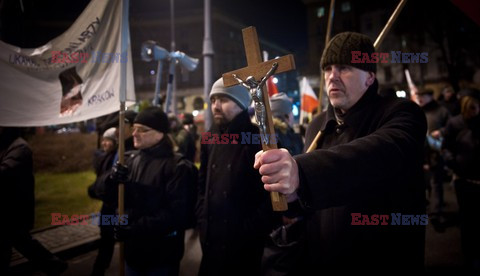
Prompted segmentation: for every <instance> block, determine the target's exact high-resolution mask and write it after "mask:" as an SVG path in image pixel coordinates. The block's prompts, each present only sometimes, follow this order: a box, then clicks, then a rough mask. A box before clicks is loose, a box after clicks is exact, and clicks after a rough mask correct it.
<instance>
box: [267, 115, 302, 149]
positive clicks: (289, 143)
mask: <svg viewBox="0 0 480 276" xmlns="http://www.w3.org/2000/svg"><path fill="white" fill-rule="evenodd" d="M273 125H274V128H275V134H276V135H277V138H278V141H277V142H278V144H277V146H278V148H285V149H287V150H288V152H290V154H291V155H292V156H294V155H297V154H300V153H302V150H303V140H302V136H300V134H297V133H295V131H294V130H293V129H292V128H291V127H290V126H289V125H288V124H287V123H286V122H283V121H281V120H280V119H277V118H274V119H273Z"/></svg>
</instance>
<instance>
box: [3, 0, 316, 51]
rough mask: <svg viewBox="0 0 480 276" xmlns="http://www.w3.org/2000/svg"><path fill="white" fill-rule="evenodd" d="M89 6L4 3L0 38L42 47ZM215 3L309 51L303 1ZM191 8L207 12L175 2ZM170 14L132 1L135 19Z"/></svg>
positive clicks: (25, 0)
mask: <svg viewBox="0 0 480 276" xmlns="http://www.w3.org/2000/svg"><path fill="white" fill-rule="evenodd" d="M88 3H89V1H86V0H75V1H65V0H0V38H1V39H2V40H3V41H5V42H7V43H10V44H13V45H16V46H19V47H23V48H35V47H38V46H41V45H43V44H45V43H46V42H48V41H49V40H51V39H52V38H54V37H56V36H58V35H60V34H61V33H62V32H63V31H65V30H66V29H67V28H68V27H69V24H71V23H73V21H74V20H75V19H76V18H77V17H78V16H79V15H80V13H81V12H82V10H83V9H84V8H85V6H86V5H87V4H88ZM211 3H212V8H218V9H221V10H224V11H226V12H227V13H228V14H231V15H232V16H233V17H234V18H235V19H238V20H239V21H241V23H244V24H245V25H247V26H250V25H253V26H256V27H257V31H258V32H259V35H261V36H263V37H265V38H267V39H269V40H271V41H272V42H274V43H276V44H278V45H280V46H281V47H283V48H286V49H287V50H289V51H292V52H297V51H306V49H307V34H306V31H307V22H306V7H305V5H304V4H303V3H302V2H301V0H283V1H274V0H228V1H225V0H211ZM22 6H23V9H22ZM191 7H194V8H203V1H200V0H175V11H176V12H177V11H179V10H181V9H184V8H191ZM169 10H170V1H169V0H160V1H158V0H155V1H153V0H130V17H131V18H132V17H136V16H139V15H141V14H145V13H153V14H156V13H158V14H161V13H165V12H168V11H169ZM266 14H268V16H266ZM39 22H40V24H39ZM57 22H63V23H65V24H63V25H58V24H56V23H57Z"/></svg>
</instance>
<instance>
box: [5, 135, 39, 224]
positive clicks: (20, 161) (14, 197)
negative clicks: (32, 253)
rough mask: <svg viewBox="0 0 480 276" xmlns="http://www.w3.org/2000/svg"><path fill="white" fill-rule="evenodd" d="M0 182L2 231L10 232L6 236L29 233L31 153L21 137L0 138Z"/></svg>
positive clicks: (31, 219) (32, 198) (32, 201)
mask: <svg viewBox="0 0 480 276" xmlns="http://www.w3.org/2000/svg"><path fill="white" fill-rule="evenodd" d="M0 183H1V187H2V199H1V207H2V210H3V211H4V213H5V216H4V217H3V219H2V220H3V221H4V222H5V224H3V225H4V227H5V229H3V230H5V231H6V232H7V233H8V232H10V231H13V232H10V234H13V233H18V232H22V233H24V232H28V231H30V230H31V229H32V228H33V223H34V212H35V210H34V207H35V196H34V189H35V179H34V176H33V159H32V151H31V149H30V147H29V146H28V144H27V142H25V140H23V139H22V138H14V139H9V137H5V136H3V137H0ZM13 210H14V211H13ZM2 232H3V231H2Z"/></svg>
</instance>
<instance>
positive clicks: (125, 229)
mask: <svg viewBox="0 0 480 276" xmlns="http://www.w3.org/2000/svg"><path fill="white" fill-rule="evenodd" d="M133 235H134V231H133V228H132V226H131V225H115V226H114V227H113V237H114V238H115V240H117V241H125V240H128V239H130V238H131V237H132V236H133Z"/></svg>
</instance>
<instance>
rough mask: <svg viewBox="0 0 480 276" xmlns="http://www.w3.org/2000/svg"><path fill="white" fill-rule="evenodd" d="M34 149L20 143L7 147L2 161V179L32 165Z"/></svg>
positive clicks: (0, 174) (21, 171)
mask: <svg viewBox="0 0 480 276" xmlns="http://www.w3.org/2000/svg"><path fill="white" fill-rule="evenodd" d="M32 163H33V161H32V151H31V150H30V148H29V147H28V146H26V145H22V144H18V145H16V146H12V147H11V148H10V149H7V152H6V153H5V156H3V157H2V160H1V162H0V179H10V178H12V177H14V176H16V175H17V174H18V173H23V172H24V170H25V169H27V168H29V167H31V166H32Z"/></svg>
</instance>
